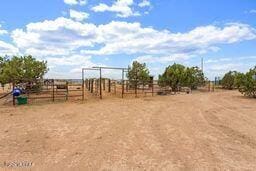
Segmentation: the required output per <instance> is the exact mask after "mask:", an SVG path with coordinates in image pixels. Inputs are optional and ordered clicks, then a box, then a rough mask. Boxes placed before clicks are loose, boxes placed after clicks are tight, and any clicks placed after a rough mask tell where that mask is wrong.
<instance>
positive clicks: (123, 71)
mask: <svg viewBox="0 0 256 171" xmlns="http://www.w3.org/2000/svg"><path fill="white" fill-rule="evenodd" d="M92 69H98V70H99V71H100V98H101V99H102V85H101V79H102V69H108V70H121V71H122V98H124V73H125V72H128V68H118V67H92Z"/></svg>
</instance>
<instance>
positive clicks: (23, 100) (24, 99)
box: [17, 96, 28, 105]
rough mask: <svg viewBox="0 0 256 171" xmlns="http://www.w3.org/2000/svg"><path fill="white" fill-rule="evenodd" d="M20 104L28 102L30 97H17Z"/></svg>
mask: <svg viewBox="0 0 256 171" xmlns="http://www.w3.org/2000/svg"><path fill="white" fill-rule="evenodd" d="M17 101H18V105H24V104H28V98H27V97H22V96H19V97H17Z"/></svg>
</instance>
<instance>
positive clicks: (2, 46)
mask: <svg viewBox="0 0 256 171" xmlns="http://www.w3.org/2000/svg"><path fill="white" fill-rule="evenodd" d="M18 53H19V50H18V48H16V47H15V46H13V45H11V44H9V43H6V42H3V41H1V40H0V56H4V55H15V54H18Z"/></svg>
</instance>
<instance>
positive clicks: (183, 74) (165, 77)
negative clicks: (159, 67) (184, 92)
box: [159, 64, 205, 91]
mask: <svg viewBox="0 0 256 171" xmlns="http://www.w3.org/2000/svg"><path fill="white" fill-rule="evenodd" d="M204 82H205V78H204V74H203V72H202V71H201V70H200V69H199V68H198V67H191V68H190V67H185V66H183V65H181V64H173V65H172V66H168V67H167V68H166V69H165V72H164V73H163V74H162V75H159V85H160V86H170V87H171V88H172V89H173V90H174V91H177V90H178V88H179V87H180V86H186V87H190V88H192V89H196V88H197V87H198V86H200V85H203V84H204Z"/></svg>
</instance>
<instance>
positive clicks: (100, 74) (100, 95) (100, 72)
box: [100, 68, 102, 99]
mask: <svg viewBox="0 0 256 171" xmlns="http://www.w3.org/2000/svg"><path fill="white" fill-rule="evenodd" d="M100 99H102V85H101V68H100Z"/></svg>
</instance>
